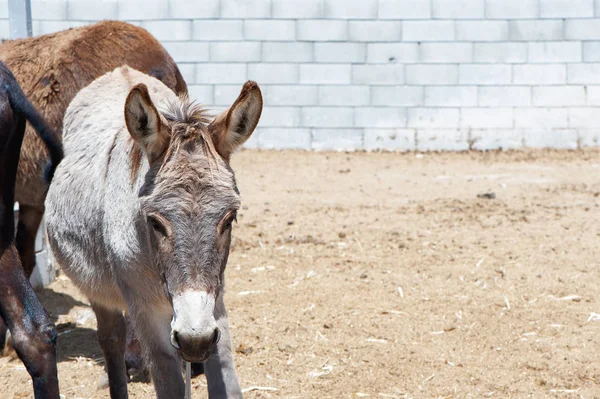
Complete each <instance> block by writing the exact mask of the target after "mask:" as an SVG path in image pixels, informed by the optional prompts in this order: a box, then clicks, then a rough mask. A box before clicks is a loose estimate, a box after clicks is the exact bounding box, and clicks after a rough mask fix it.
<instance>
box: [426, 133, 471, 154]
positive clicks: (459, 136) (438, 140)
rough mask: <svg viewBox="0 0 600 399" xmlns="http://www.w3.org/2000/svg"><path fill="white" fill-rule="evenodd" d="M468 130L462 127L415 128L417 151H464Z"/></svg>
mask: <svg viewBox="0 0 600 399" xmlns="http://www.w3.org/2000/svg"><path fill="white" fill-rule="evenodd" d="M468 149H469V132H468V131H467V130H464V129H417V150H418V151H466V150H468Z"/></svg>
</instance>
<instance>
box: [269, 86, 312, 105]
mask: <svg viewBox="0 0 600 399" xmlns="http://www.w3.org/2000/svg"><path fill="white" fill-rule="evenodd" d="M263 99H264V102H265V104H266V105H278V106H285V105H317V104H318V102H319V95H318V88H317V86H306V85H273V86H271V85H269V86H266V88H264V89H263Z"/></svg>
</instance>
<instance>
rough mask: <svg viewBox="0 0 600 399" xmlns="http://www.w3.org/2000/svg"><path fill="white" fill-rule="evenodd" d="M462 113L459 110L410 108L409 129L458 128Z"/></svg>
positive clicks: (408, 115) (408, 110) (408, 116)
mask: <svg viewBox="0 0 600 399" xmlns="http://www.w3.org/2000/svg"><path fill="white" fill-rule="evenodd" d="M459 124H460V113H459V110H458V108H408V109H407V122H406V125H407V126H408V127H416V128H434V129H435V128H450V127H458V126H459ZM417 136H418V135H417Z"/></svg>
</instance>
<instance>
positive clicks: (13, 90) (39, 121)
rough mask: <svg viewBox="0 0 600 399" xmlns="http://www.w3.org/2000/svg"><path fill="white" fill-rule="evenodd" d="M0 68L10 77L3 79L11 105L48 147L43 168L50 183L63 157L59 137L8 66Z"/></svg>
mask: <svg viewBox="0 0 600 399" xmlns="http://www.w3.org/2000/svg"><path fill="white" fill-rule="evenodd" d="M0 64H2V63H0ZM0 68H1V69H5V72H6V75H7V76H9V77H10V79H9V80H6V81H4V86H5V89H6V91H7V93H8V97H9V100H10V105H11V107H12V108H13V110H15V111H16V112H19V113H21V114H22V115H23V116H24V117H25V119H27V121H29V123H30V124H31V126H33V128H34V129H35V131H36V132H37V134H38V135H39V136H40V138H41V139H42V141H43V142H44V144H45V145H46V148H47V149H48V153H49V154H50V162H49V163H48V165H47V166H46V169H45V170H44V178H45V179H46V181H47V182H48V183H50V181H51V180H52V177H53V176H54V171H55V170H56V167H57V166H58V164H59V163H60V161H61V160H62V158H63V148H62V144H61V141H60V138H59V136H58V135H57V134H56V132H55V131H54V129H52V128H51V127H50V125H48V122H46V120H45V119H44V118H43V117H42V115H40V114H39V112H38V111H37V110H36V109H35V107H34V106H33V104H31V102H29V100H28V99H27V96H25V93H23V90H22V89H21V86H19V83H18V82H17V79H16V78H15V77H14V75H13V74H12V72H11V71H10V70H9V69H8V67H6V65H4V64H2V65H0Z"/></svg>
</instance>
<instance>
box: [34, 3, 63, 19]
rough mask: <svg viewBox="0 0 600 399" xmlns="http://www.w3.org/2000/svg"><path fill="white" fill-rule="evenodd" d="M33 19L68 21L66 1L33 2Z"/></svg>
mask: <svg viewBox="0 0 600 399" xmlns="http://www.w3.org/2000/svg"><path fill="white" fill-rule="evenodd" d="M31 18H32V19H41V20H54V21H64V20H65V19H67V2H66V1H65V0H31Z"/></svg>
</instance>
